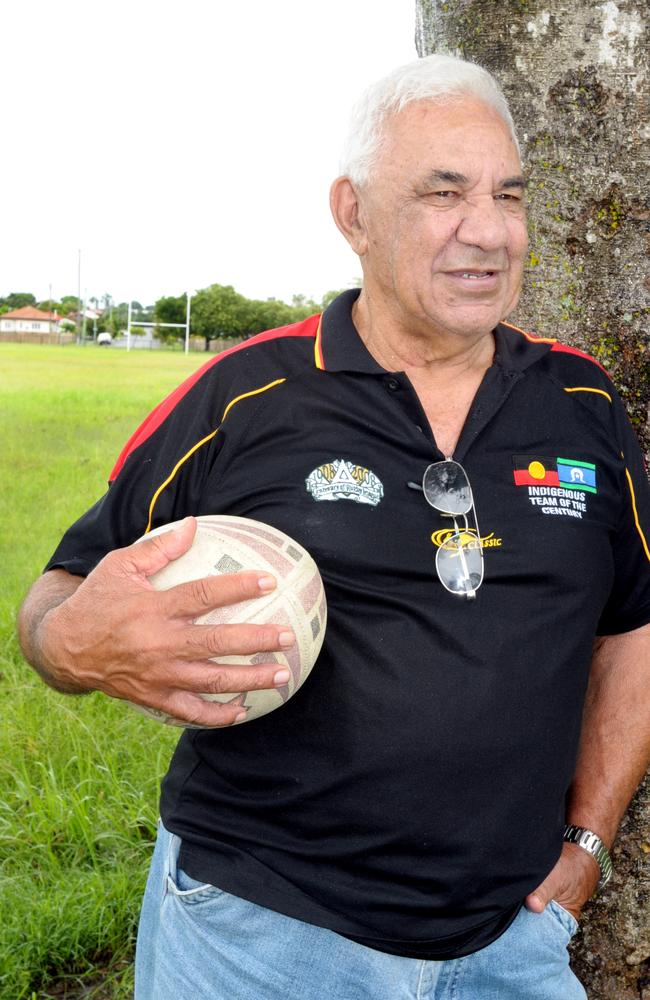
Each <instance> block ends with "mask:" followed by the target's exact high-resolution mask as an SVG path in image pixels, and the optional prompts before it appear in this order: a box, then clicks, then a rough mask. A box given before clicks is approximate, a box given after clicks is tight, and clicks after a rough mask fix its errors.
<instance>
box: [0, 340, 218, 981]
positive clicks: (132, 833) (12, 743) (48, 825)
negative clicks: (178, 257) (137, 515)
mask: <svg viewBox="0 0 650 1000" xmlns="http://www.w3.org/2000/svg"><path fill="white" fill-rule="evenodd" d="M203 360H204V358H203V357H202V356H201V355H190V356H189V357H185V356H184V355H181V354H178V353H172V352H170V353H164V352H146V353H145V352H133V353H130V354H128V355H127V354H125V353H123V352H118V351H114V350H110V349H105V348H97V347H94V346H87V347H83V348H81V347H41V346H37V345H15V344H0V428H1V433H2V439H1V440H2V445H1V447H0V572H1V574H2V576H1V579H2V583H1V586H0V1000H47V998H50V997H57V998H61V997H67V998H70V1000H71V998H73V997H81V996H84V997H86V998H95V1000H100V998H101V1000H126V998H127V997H129V996H131V995H132V953H133V943H134V932H135V926H136V922H137V915H138V910H139V905H140V896H141V893H142V889H143V886H144V879H145V876H146V867H147V861H148V857H149V855H150V850H151V843H152V839H153V836H154V829H155V820H156V809H157V795H158V783H159V780H160V777H161V775H162V774H163V773H164V770H165V768H166V765H167V761H168V759H169V756H170V753H171V750H172V749H173V746H174V743H175V741H176V738H177V736H176V734H174V733H173V732H170V731H168V730H165V729H163V727H160V726H158V725H157V724H155V723H153V722H150V721H149V720H147V719H145V718H143V717H142V716H140V715H138V714H136V713H135V712H132V711H131V710H130V709H129V708H128V707H127V706H126V705H123V704H122V703H120V702H115V701H112V700H111V699H109V698H106V697H104V696H102V695H99V694H92V695H87V696H84V697H65V696H62V695H59V694H57V693H56V692H53V691H51V690H50V689H48V688H47V687H46V686H45V685H44V684H42V683H41V682H40V680H39V679H38V678H37V677H36V676H35V675H34V674H33V672H32V671H31V669H30V668H29V667H27V665H26V664H25V662H24V661H23V659H22V657H21V655H20V652H19V649H18V645H17V642H16V638H15V616H16V610H17V607H18V605H19V603H20V600H21V598H22V597H23V595H24V593H25V592H26V590H27V588H28V586H29V584H30V582H31V581H32V580H33V579H34V578H35V577H36V576H37V575H38V574H39V573H40V571H41V569H42V566H43V564H44V563H45V562H46V560H47V558H48V557H49V555H50V554H51V552H52V550H53V549H54V547H55V545H56V543H57V542H58V540H59V538H60V536H61V534H62V533H63V531H64V530H65V528H66V527H67V526H68V525H69V524H70V523H72V521H74V520H75V518H77V517H78V516H79V515H80V514H81V513H83V511H84V510H85V509H86V508H87V507H88V506H89V505H90V504H91V503H92V502H94V500H96V499H97V498H98V497H99V496H100V495H101V494H102V493H103V492H104V490H105V485H106V478H107V475H108V473H109V471H110V469H111V467H112V464H113V462H114V460H115V458H116V456H117V454H118V453H119V451H120V448H121V447H122V444H123V443H124V441H125V440H126V438H127V437H128V436H129V434H130V433H131V432H132V430H133V429H134V427H135V426H136V425H137V424H138V422H139V421H140V420H141V419H142V417H144V416H145V415H146V413H147V412H148V411H149V409H150V408H151V407H152V406H153V405H154V404H155V403H156V402H158V400H159V399H160V398H162V396H164V395H165V394H166V393H167V392H168V391H170V390H171V389H172V388H173V387H174V386H175V385H176V384H177V383H178V382H179V381H180V380H181V379H182V378H184V377H185V376H186V375H187V374H189V373H190V372H191V371H192V370H194V369H195V368H196V367H198V365H199V364H201V363H202V362H203ZM97 610H98V614H100V613H101V609H99V608H98V609H97Z"/></svg>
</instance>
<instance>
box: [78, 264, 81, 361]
mask: <svg viewBox="0 0 650 1000" xmlns="http://www.w3.org/2000/svg"><path fill="white" fill-rule="evenodd" d="M77 343H78V344H80V343H81V250H80V251H79V262H78V265H77Z"/></svg>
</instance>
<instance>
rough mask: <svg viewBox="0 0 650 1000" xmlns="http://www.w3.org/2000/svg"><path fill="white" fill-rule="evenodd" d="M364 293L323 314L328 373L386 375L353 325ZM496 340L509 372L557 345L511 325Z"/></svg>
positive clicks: (322, 359) (321, 346) (319, 360)
mask: <svg viewBox="0 0 650 1000" xmlns="http://www.w3.org/2000/svg"><path fill="white" fill-rule="evenodd" d="M360 293H361V289H360V288H351V289H348V291H345V292H342V293H341V295H338V296H337V297H336V298H335V299H334V301H333V302H332V303H331V304H330V305H329V306H328V307H327V309H326V310H325V312H324V313H323V315H322V317H321V322H320V325H319V328H318V332H317V335H316V349H315V354H316V364H317V366H318V367H319V368H323V369H324V370H325V371H328V372H340V371H349V372H362V373H364V374H367V375H385V374H386V369H385V368H382V367H381V365H380V364H379V363H378V362H377V361H375V359H374V358H373V356H372V354H371V353H370V351H369V350H368V349H367V347H366V345H365V344H364V342H363V341H362V339H361V337H360V336H359V333H358V330H357V328H356V327H355V325H354V323H353V322H352V306H353V305H354V303H355V302H356V300H357V299H358V297H359V295H360ZM494 339H495V343H496V350H495V354H494V364H495V365H497V366H499V367H500V368H503V369H504V370H505V371H523V370H524V369H525V368H528V367H529V366H530V365H532V364H534V363H535V362H536V361H538V360H539V359H540V358H542V357H543V356H544V355H545V354H547V353H548V352H549V351H550V350H551V348H552V346H553V344H554V343H556V341H555V340H551V339H550V338H545V337H535V336H533V334H531V333H526V332H525V331H524V330H520V329H519V328H518V327H516V326H512V325H511V324H509V323H499V324H498V325H497V326H496V328H495V330H494Z"/></svg>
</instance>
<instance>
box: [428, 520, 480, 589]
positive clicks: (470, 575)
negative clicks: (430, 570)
mask: <svg viewBox="0 0 650 1000" xmlns="http://www.w3.org/2000/svg"><path fill="white" fill-rule="evenodd" d="M436 570H437V571H438V576H439V577H440V582H441V583H442V584H443V586H444V587H446V588H447V590H449V591H450V592H451V593H452V594H467V595H468V596H472V597H473V596H474V594H473V591H475V590H477V589H478V587H480V586H481V583H482V582H483V552H482V549H481V542H480V539H479V538H477V536H476V535H475V534H474V532H472V531H458V532H456V534H454V535H452V536H451V538H448V539H447V540H446V541H445V542H443V544H442V545H441V546H440V548H439V549H438V551H437V553H436Z"/></svg>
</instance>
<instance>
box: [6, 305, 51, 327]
mask: <svg viewBox="0 0 650 1000" xmlns="http://www.w3.org/2000/svg"><path fill="white" fill-rule="evenodd" d="M63 319H64V317H62V316H58V315H57V313H55V312H43V310H42V309H36V308H35V307H34V306H23V308H22V309H14V310H12V312H8V313H3V314H2V315H1V316H0V333H59V332H60V330H61V321H62V320H63Z"/></svg>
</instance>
